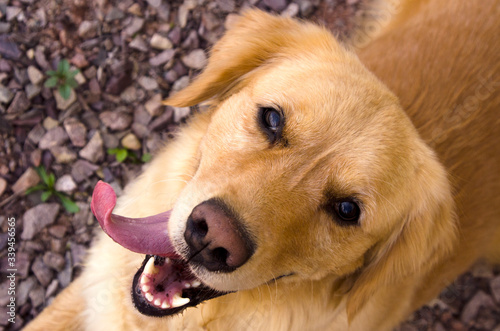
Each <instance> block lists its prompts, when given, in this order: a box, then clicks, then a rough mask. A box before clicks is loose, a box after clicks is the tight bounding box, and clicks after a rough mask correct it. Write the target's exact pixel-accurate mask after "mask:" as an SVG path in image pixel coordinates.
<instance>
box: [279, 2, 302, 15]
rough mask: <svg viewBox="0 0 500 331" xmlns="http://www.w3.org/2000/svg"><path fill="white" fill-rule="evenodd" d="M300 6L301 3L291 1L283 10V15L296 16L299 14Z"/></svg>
mask: <svg viewBox="0 0 500 331" xmlns="http://www.w3.org/2000/svg"><path fill="white" fill-rule="evenodd" d="M299 11H300V8H299V5H298V4H296V3H293V2H292V3H291V4H289V5H288V7H286V9H285V10H283V12H281V16H283V17H295V16H297V15H298V14H299Z"/></svg>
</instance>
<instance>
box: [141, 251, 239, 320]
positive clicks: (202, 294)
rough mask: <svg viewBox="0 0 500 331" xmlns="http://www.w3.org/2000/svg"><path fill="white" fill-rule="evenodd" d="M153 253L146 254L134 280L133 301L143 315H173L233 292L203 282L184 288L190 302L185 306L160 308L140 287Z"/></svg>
mask: <svg viewBox="0 0 500 331" xmlns="http://www.w3.org/2000/svg"><path fill="white" fill-rule="evenodd" d="M151 256H152V255H146V258H145V259H144V261H143V262H142V265H141V267H140V268H139V270H138V271H137V272H136V274H135V276H134V280H133V281H132V302H133V303H134V306H135V308H136V309H137V310H138V311H139V312H140V313H141V314H143V315H146V316H153V317H163V316H172V315H175V314H178V313H180V312H182V311H183V310H184V309H186V308H189V307H195V306H197V305H199V304H200V303H202V302H203V301H206V300H210V299H214V298H217V297H220V296H222V295H225V294H228V293H231V292H221V291H217V290H214V289H212V288H210V287H208V286H206V285H204V284H203V283H202V285H200V286H199V287H197V288H189V289H184V290H183V291H182V297H184V298H189V300H190V301H189V303H187V304H186V305H184V306H181V307H177V308H169V309H160V308H157V307H155V306H153V305H151V304H150V303H149V302H148V301H147V300H146V299H145V298H144V296H143V295H142V293H141V290H140V287H139V285H138V284H139V278H140V276H141V274H142V271H143V270H144V267H145V266H146V263H147V261H148V260H149V258H150V257H151Z"/></svg>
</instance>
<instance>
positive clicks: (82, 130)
mask: <svg viewBox="0 0 500 331" xmlns="http://www.w3.org/2000/svg"><path fill="white" fill-rule="evenodd" d="M63 125H64V130H66V133H67V134H68V136H69V139H70V140H71V143H72V144H73V146H76V147H83V146H85V144H86V143H87V128H86V127H85V125H84V124H83V123H82V122H80V121H79V120H78V119H76V118H74V117H70V118H67V119H65V120H64V123H63Z"/></svg>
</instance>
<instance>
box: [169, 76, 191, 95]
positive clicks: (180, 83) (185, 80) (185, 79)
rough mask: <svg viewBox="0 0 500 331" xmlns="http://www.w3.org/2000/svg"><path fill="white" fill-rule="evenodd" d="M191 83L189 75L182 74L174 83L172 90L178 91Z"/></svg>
mask: <svg viewBox="0 0 500 331" xmlns="http://www.w3.org/2000/svg"><path fill="white" fill-rule="evenodd" d="M188 85H189V76H182V77H181V78H179V79H178V80H176V81H175V83H174V85H172V92H177V91H180V90H182V89H184V88H185V87H187V86H188Z"/></svg>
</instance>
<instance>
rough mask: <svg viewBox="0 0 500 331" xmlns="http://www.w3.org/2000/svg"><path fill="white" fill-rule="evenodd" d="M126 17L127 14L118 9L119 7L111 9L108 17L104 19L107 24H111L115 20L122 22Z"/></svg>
mask: <svg viewBox="0 0 500 331" xmlns="http://www.w3.org/2000/svg"><path fill="white" fill-rule="evenodd" d="M124 17H125V13H124V12H123V10H121V9H120V8H117V7H111V9H110V10H109V11H108V13H107V14H106V17H105V18H104V20H105V21H106V22H111V21H114V20H121V19H122V18H124Z"/></svg>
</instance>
